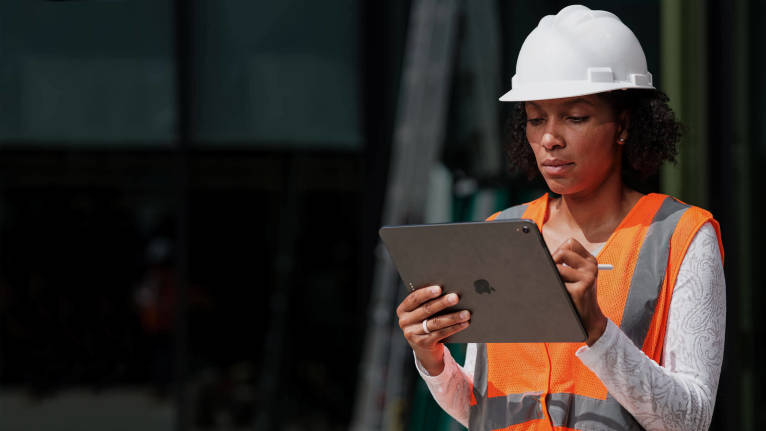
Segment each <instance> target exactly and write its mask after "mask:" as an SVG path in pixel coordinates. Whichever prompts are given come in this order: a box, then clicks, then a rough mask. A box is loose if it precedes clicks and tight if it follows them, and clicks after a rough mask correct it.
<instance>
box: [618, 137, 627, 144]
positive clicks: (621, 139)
mask: <svg viewBox="0 0 766 431" xmlns="http://www.w3.org/2000/svg"><path fill="white" fill-rule="evenodd" d="M617 142H619V143H621V144H624V143H625V138H620V139H618V140H617Z"/></svg>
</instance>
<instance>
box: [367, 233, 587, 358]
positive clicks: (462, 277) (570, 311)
mask: <svg viewBox="0 0 766 431" xmlns="http://www.w3.org/2000/svg"><path fill="white" fill-rule="evenodd" d="M380 237H381V238H382V239H383V242H384V244H385V246H386V248H387V250H388V252H389V254H390V255H391V257H392V259H393V261H394V264H395V265H396V268H397V269H398V271H399V275H400V276H401V278H402V281H403V282H404V284H405V286H406V287H407V288H408V289H409V290H414V289H417V288H421V287H425V286H430V285H434V284H438V285H441V286H442V288H443V290H444V292H445V294H446V293H449V292H456V293H457V294H458V295H459V296H460V302H459V303H458V305H457V306H456V307H455V309H461V310H462V309H468V310H470V311H471V313H472V314H471V325H470V326H469V327H468V328H467V329H465V330H463V331H461V332H459V333H457V334H455V335H453V336H451V337H449V338H448V339H446V340H445V341H447V342H452V343H466V342H487V343H489V342H492V343H514V342H582V341H584V340H585V339H586V338H587V337H586V332H585V330H584V328H583V325H582V323H581V321H580V318H579V316H578V315H577V312H576V310H575V308H574V304H573V303H572V300H571V298H570V297H569V294H568V293H567V291H566V288H565V287H564V284H563V283H562V281H561V278H560V277H559V274H558V271H557V270H556V266H555V265H554V263H553V261H552V260H551V257H550V253H549V252H548V249H547V248H546V246H545V243H544V241H543V239H542V236H541V235H540V232H539V230H538V229H537V226H536V225H535V223H534V222H532V221H529V220H518V219H515V220H499V221H491V222H476V223H450V224H434V225H408V226H386V227H383V228H381V229H380ZM450 311H453V310H450Z"/></svg>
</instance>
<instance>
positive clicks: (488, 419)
mask: <svg viewBox="0 0 766 431" xmlns="http://www.w3.org/2000/svg"><path fill="white" fill-rule="evenodd" d="M473 375H474V381H473V396H474V398H476V405H473V406H471V410H470V417H469V419H468V429H470V430H472V431H473V430H480V431H489V430H494V429H498V428H505V427H508V426H511V425H516V424H520V423H524V422H527V421H531V420H534V419H542V418H544V417H545V416H544V415H543V407H542V404H541V403H540V396H541V395H542V393H523V394H509V395H506V396H503V397H492V398H489V397H487V345H486V344H484V343H481V344H477V345H476V365H475V368H474V374H473Z"/></svg>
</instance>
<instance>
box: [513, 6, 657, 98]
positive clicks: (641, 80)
mask: <svg viewBox="0 0 766 431" xmlns="http://www.w3.org/2000/svg"><path fill="white" fill-rule="evenodd" d="M511 86H512V88H511V91H509V92H508V93H506V94H505V95H503V96H502V97H501V98H500V100H501V101H525V100H541V99H556V98H562V97H573V96H580V95H585V94H593V93H600V92H605V91H612V90H617V89H623V88H644V89H653V88H654V87H653V86H652V76H651V74H650V73H649V71H648V70H647V67H646V57H645V56H644V51H643V49H642V48H641V44H640V43H639V42H638V39H637V38H636V36H635V35H634V34H633V32H632V31H631V30H630V29H629V28H628V27H627V26H626V25H625V24H623V23H622V21H620V19H619V18H618V17H617V16H616V15H614V14H613V13H611V12H607V11H600V10H590V9H589V8H587V7H585V6H581V5H572V6H567V7H565V8H564V9H562V10H561V11H560V12H559V13H558V14H556V15H548V16H545V17H543V18H542V19H541V20H540V22H539V24H538V25H537V27H536V28H535V29H534V30H532V32H531V33H530V34H529V36H527V39H526V40H525V41H524V44H523V45H522V47H521V50H520V51H519V57H518V60H517V62H516V74H515V75H514V76H513V78H512V79H511Z"/></svg>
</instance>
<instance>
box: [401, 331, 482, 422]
mask: <svg viewBox="0 0 766 431" xmlns="http://www.w3.org/2000/svg"><path fill="white" fill-rule="evenodd" d="M413 355H414V352H413ZM465 357H466V361H465V365H464V366H462V367H461V366H459V365H458V364H457V362H456V361H455V359H454V358H453V357H452V354H451V353H450V351H449V349H448V348H447V347H446V346H445V347H444V370H442V372H441V374H439V375H438V376H431V375H429V374H428V372H427V371H426V370H425V368H423V365H421V364H420V361H418V358H417V356H416V357H415V366H416V368H417V369H418V373H419V374H420V377H422V378H423V380H424V381H425V382H426V386H428V390H429V391H430V392H431V395H432V396H433V397H434V400H436V403H437V404H439V406H440V407H441V408H442V409H443V410H444V411H445V412H447V414H449V415H450V416H452V417H453V418H454V419H455V420H456V421H458V422H460V423H461V424H462V425H463V426H465V427H466V428H467V427H468V415H469V408H470V401H471V388H472V385H473V369H474V364H475V361H476V344H474V343H469V344H468V347H467V348H466V354H465Z"/></svg>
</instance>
